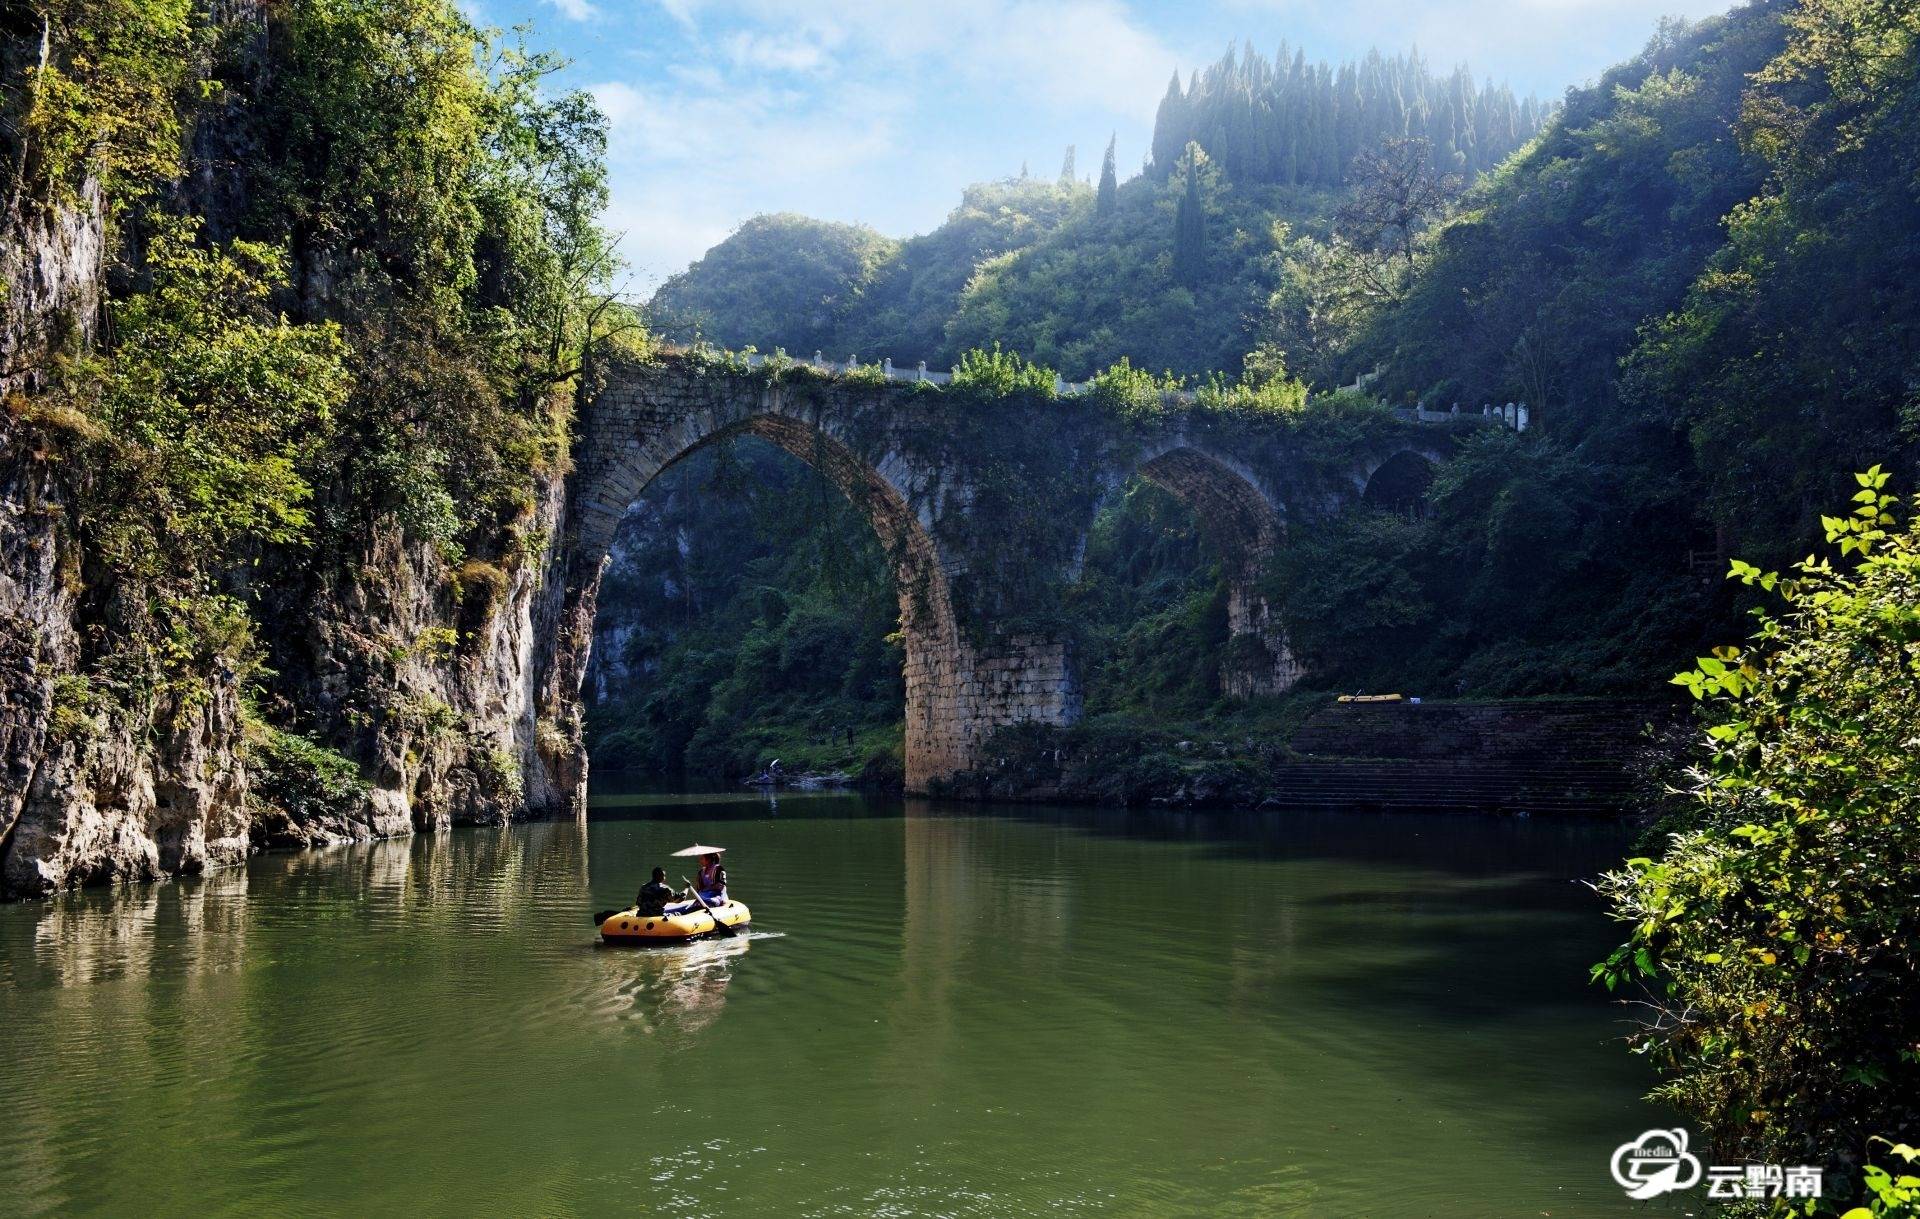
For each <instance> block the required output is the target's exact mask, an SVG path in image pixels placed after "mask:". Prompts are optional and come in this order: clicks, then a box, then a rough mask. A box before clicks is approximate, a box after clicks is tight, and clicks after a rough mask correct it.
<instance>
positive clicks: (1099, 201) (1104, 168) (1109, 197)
mask: <svg viewBox="0 0 1920 1219" xmlns="http://www.w3.org/2000/svg"><path fill="white" fill-rule="evenodd" d="M1119 139H1120V136H1119V133H1118V132H1116V133H1115V134H1114V135H1113V136H1111V137H1110V138H1109V139H1108V140H1107V155H1106V156H1104V157H1102V158H1101V160H1100V190H1099V193H1098V194H1096V195H1095V196H1094V200H1093V214H1094V215H1096V216H1111V215H1113V209H1114V208H1115V207H1118V206H1119V203H1120V178H1119V174H1118V173H1117V172H1116V171H1115V169H1114V165H1113V148H1114V144H1115V143H1116V142H1117V141H1118V140H1119Z"/></svg>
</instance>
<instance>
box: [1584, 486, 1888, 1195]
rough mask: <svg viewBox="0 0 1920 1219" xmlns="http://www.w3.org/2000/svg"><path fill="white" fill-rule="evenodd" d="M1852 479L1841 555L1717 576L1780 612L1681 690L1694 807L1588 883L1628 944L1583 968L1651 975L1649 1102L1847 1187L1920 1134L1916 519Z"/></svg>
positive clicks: (1706, 663) (1833, 533)
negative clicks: (1889, 1150) (1689, 707)
mask: <svg viewBox="0 0 1920 1219" xmlns="http://www.w3.org/2000/svg"><path fill="white" fill-rule="evenodd" d="M1858 481H1859V484H1860V490H1859V494H1858V495H1857V496H1856V507H1855V509H1854V511H1853V513H1852V514H1851V515H1850V516H1845V517H1837V518H1829V519H1828V522H1827V530H1826V532H1827V537H1828V540H1829V542H1834V543H1838V545H1839V549H1840V552H1841V554H1842V555H1843V556H1851V561H1846V560H1844V559H1843V562H1842V563H1841V564H1838V565H1836V564H1835V563H1834V562H1833V561H1832V560H1830V559H1826V558H1819V557H1809V558H1807V559H1805V560H1803V561H1802V562H1800V563H1799V564H1797V565H1795V567H1794V568H1793V569H1792V571H1791V572H1790V573H1789V574H1786V575H1780V574H1776V573H1773V572H1770V571H1763V570H1762V569H1761V568H1759V567H1757V566H1754V565H1752V564H1746V563H1736V564H1735V565H1734V567H1733V570H1732V572H1731V573H1730V576H1731V578H1734V579H1737V580H1738V581H1739V582H1740V583H1741V584H1743V585H1745V586H1747V587H1750V588H1757V589H1763V590H1767V591H1768V593H1769V594H1770V597H1771V599H1772V601H1773V604H1774V605H1776V606H1777V607H1778V608H1777V609H1768V608H1762V609H1760V610H1756V611H1755V612H1756V616H1757V621H1758V627H1757V629H1756V630H1755V632H1754V635H1753V642H1752V644H1751V646H1749V647H1747V648H1720V649H1715V650H1714V652H1713V654H1711V655H1708V656H1703V657H1701V658H1700V660H1699V661H1698V663H1697V665H1696V667H1695V668H1694V669H1692V670H1689V671H1688V672H1685V673H1682V674H1680V675H1679V676H1677V677H1676V678H1675V679H1674V680H1675V682H1676V683H1678V684H1680V685H1683V686H1685V687H1686V688H1687V689H1689V690H1690V691H1691V692H1692V693H1693V695H1694V697H1695V698H1696V699H1699V700H1701V702H1702V704H1703V706H1704V708H1705V710H1706V714H1707V720H1708V726H1707V729H1706V733H1705V736H1704V738H1703V740H1702V743H1701V747H1700V761H1699V764H1698V765H1697V767H1696V768H1695V769H1693V770H1691V771H1689V772H1688V779H1687V783H1686V789H1687V791H1688V794H1689V795H1690V796H1691V797H1692V809H1691V812H1690V813H1689V814H1688V815H1687V816H1686V817H1685V818H1684V821H1683V824H1682V825H1681V826H1680V827H1679V830H1678V832H1677V833H1675V834H1674V836H1673V837H1672V839H1671V841H1670V842H1669V844H1668V846H1667V848H1666V850H1665V851H1664V853H1662V854H1661V855H1660V856H1659V857H1658V858H1643V859H1635V860H1629V861H1628V862H1627V866H1626V867H1624V868H1623V869H1621V870H1620V871H1617V872H1614V873H1611V874H1609V875H1608V876H1606V877H1605V878H1604V880H1603V882H1602V884H1601V890H1602V892H1603V893H1604V894H1605V895H1606V897H1607V898H1608V900H1609V901H1610V902H1611V903H1612V906H1613V912H1614V914H1615V917H1617V918H1618V919H1619V920H1620V921H1622V922H1623V923H1625V924H1626V925H1627V927H1628V939H1627V942H1626V943H1625V944H1623V945H1622V946H1621V947H1620V949H1619V950H1618V951H1616V952H1615V953H1614V954H1613V956H1612V957H1611V958H1609V960H1608V961H1607V962H1605V963H1604V964H1602V965H1599V966H1596V967H1595V975H1596V976H1597V977H1600V978H1603V979H1605V980H1606V981H1607V983H1608V985H1609V986H1617V985H1619V984H1621V983H1623V982H1644V983H1645V984H1646V986H1647V989H1648V993H1649V997H1650V998H1651V1000H1652V1004H1653V1011H1654V1016H1655V1018H1654V1019H1653V1020H1652V1021H1651V1022H1650V1023H1649V1024H1648V1025H1647V1026H1646V1027H1645V1029H1644V1031H1643V1032H1642V1033H1640V1034H1639V1036H1638V1038H1637V1040H1638V1043H1639V1045H1640V1048H1641V1049H1642V1050H1643V1051H1644V1052H1646V1053H1648V1054H1649V1055H1651V1056H1652V1057H1653V1059H1654V1060H1655V1061H1656V1062H1657V1063H1658V1064H1659V1065H1660V1067H1661V1068H1662V1070H1663V1071H1664V1073H1665V1074H1666V1077H1667V1078H1666V1082H1665V1083H1664V1084H1663V1085H1662V1086H1661V1088H1660V1089H1659V1091H1658V1093H1657V1095H1658V1097H1659V1098H1660V1099H1662V1100H1665V1101H1667V1102H1669V1103H1671V1104H1673V1105H1675V1106H1677V1107H1678V1108H1680V1109H1681V1110H1682V1111H1684V1112H1685V1113H1687V1114H1688V1115H1689V1116H1690V1117H1692V1118H1693V1119H1694V1120H1696V1121H1698V1122H1700V1123H1701V1124H1702V1125H1703V1126H1704V1127H1705V1128H1706V1129H1707V1131H1708V1132H1709V1134H1710V1136H1711V1137H1712V1139H1713V1142H1714V1144H1715V1146H1716V1148H1718V1149H1719V1150H1720V1151H1722V1152H1723V1153H1726V1154H1727V1155H1729V1156H1732V1157H1737V1158H1741V1159H1748V1160H1757V1161H1772V1162H1782V1161H1785V1162H1810V1163H1817V1162H1822V1161H1825V1162H1827V1163H1829V1164H1830V1165H1832V1166H1833V1167H1834V1168H1835V1169H1836V1170H1838V1171H1840V1172H1841V1173H1842V1174H1844V1176H1846V1177H1852V1176H1853V1175H1854V1174H1855V1173H1856V1172H1857V1171H1858V1168H1857V1166H1858V1164H1859V1161H1860V1158H1861V1157H1862V1155H1863V1154H1864V1152H1865V1151H1866V1149H1867V1144H1868V1140H1869V1138H1870V1137H1871V1136H1873V1135H1874V1134H1875V1133H1876V1132H1878V1131H1882V1130H1901V1131H1904V1130H1911V1129H1914V1128H1915V1127H1916V1125H1920V1106H1917V1105H1916V1098H1920V1037H1917V1036H1916V1033H1915V1030H1916V1028H1920V1006H1916V1004H1917V1003H1920V956H1916V954H1915V951H1914V944H1915V931H1916V927H1915V918H1916V911H1920V865H1916V860H1920V807H1916V804H1915V800H1916V793H1920V764H1917V763H1916V754H1915V752H1914V749H1913V741H1914V740H1915V738H1916V736H1920V666H1916V664H1915V659H1914V658H1915V656H1916V654H1920V525H1917V524H1915V523H1912V522H1910V523H1908V524H1907V525H1905V526H1900V525H1898V524H1897V522H1896V521H1895V520H1894V517H1893V514H1892V510H1893V508H1894V507H1895V501H1894V499H1893V497H1891V496H1890V495H1888V494H1887V493H1886V492H1885V490H1884V487H1885V484H1886V482H1887V476H1886V475H1885V474H1884V473H1882V472H1880V471H1879V470H1878V469H1877V468H1875V469H1874V470H1870V471H1868V472H1867V473H1866V474H1862V475H1860V476H1859V480H1858ZM1917 519H1920V518H1917ZM1855 1183H1856V1184H1857V1182H1855ZM1881 1184H1882V1185H1885V1184H1886V1182H1881ZM1876 1188H1877V1187H1876ZM1832 1192H1833V1191H1830V1196H1831V1194H1832Z"/></svg>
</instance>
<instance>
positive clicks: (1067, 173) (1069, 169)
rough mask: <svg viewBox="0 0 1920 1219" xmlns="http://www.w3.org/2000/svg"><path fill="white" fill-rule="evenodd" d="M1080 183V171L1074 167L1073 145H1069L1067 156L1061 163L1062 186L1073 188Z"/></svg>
mask: <svg viewBox="0 0 1920 1219" xmlns="http://www.w3.org/2000/svg"><path fill="white" fill-rule="evenodd" d="M1077 181H1079V176H1078V171H1076V170H1075V168H1074V165H1073V145H1071V144H1069V145H1067V155H1066V156H1065V157H1063V158H1061V161H1060V185H1062V186H1072V185H1073V184H1074V183H1075V182H1077Z"/></svg>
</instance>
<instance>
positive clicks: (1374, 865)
mask: <svg viewBox="0 0 1920 1219" xmlns="http://www.w3.org/2000/svg"><path fill="white" fill-rule="evenodd" d="M596 814H597V816H598V815H599V814H604V819H596V820H595V821H593V822H592V823H590V824H589V825H587V826H585V827H581V826H572V825H542V826H529V827H517V828H512V829H470V830H461V831H457V832H454V833H451V834H445V835H439V836H436V837H432V838H422V839H419V840H415V841H412V842H393V843H379V844H373V845H369V846H360V847H352V848H346V849H342V850H336V851H327V852H313V853H308V854H302V855H289V856H274V857H267V858H262V859H259V860H256V861H254V862H253V864H252V865H251V866H249V867H248V868H246V869H244V870H239V871H234V872H230V873H223V874H220V875H217V876H214V877H209V878H207V879H205V880H198V881H185V882H182V883H179V884H174V885H163V886H154V887H144V888H134V889H123V890H120V891H117V892H114V893H98V894H94V893H89V894H82V895H68V896H65V897H62V898H59V899H56V900H54V901H51V902H47V903H43V904H37V905H18V906H10V907H4V908H0V1028H5V1029H7V1030H8V1033H9V1045H8V1053H7V1054H6V1055H5V1056H4V1057H0V1090H3V1091H4V1094H5V1095H6V1096H7V1097H8V1104H9V1112H8V1121H7V1122H6V1123H5V1124H0V1197H5V1198H6V1199H7V1200H8V1206H7V1209H8V1210H9V1211H10V1212H17V1213H22V1214H53V1213H63V1214H64V1213H75V1212H88V1211H96V1212H101V1213H113V1212H124V1211H127V1210H129V1209H139V1210H141V1211H142V1212H144V1213H150V1214H183V1215H184V1214H206V1213H236V1214H238V1213H259V1212H267V1213H273V1212H285V1213H364V1212H366V1211H369V1210H378V1211H383V1212H384V1211H395V1210H401V1209H407V1210H417V1211H421V1212H424V1213H430V1214H439V1213H460V1214H463V1215H471V1214H526V1213H542V1214H596V1213H602V1212H605V1211H609V1210H631V1209H634V1208H635V1207H636V1206H639V1205H645V1206H648V1207H651V1208H652V1209H655V1210H658V1211H661V1212H664V1213H672V1214H679V1215H752V1214H765V1213H779V1214H795V1215H821V1216H829V1215H955V1216H973V1215H1007V1214H1042V1213H1045V1214H1078V1213H1088V1214H1092V1213H1101V1214H1108V1213H1120V1214H1142V1215H1146V1214H1153V1215H1158V1214H1186V1213H1208V1214H1216V1215H1285V1214H1299V1215H1320V1214H1346V1213H1353V1214H1358V1213H1375V1214H1421V1215H1441V1216H1447V1215H1458V1216H1475V1217H1478V1216H1483V1215H1489V1214H1526V1215H1534V1214H1538V1213H1540V1212H1542V1211H1549V1212H1551V1213H1552V1214H1554V1215H1555V1216H1562V1217H1564V1216H1575V1215H1602V1214H1612V1213H1617V1212H1618V1210H1619V1206H1618V1195H1617V1191H1615V1190H1614V1188H1613V1186H1612V1185H1611V1183H1610V1182H1609V1181H1608V1180H1607V1178H1606V1175H1605V1167H1604V1166H1605V1157H1606V1155H1607V1153H1608V1152H1609V1151H1610V1150H1611V1148H1612V1146H1613V1145H1614V1144H1615V1143H1618V1142H1620V1141H1622V1140H1623V1139H1625V1138H1627V1137H1630V1136H1631V1135H1633V1134H1635V1133H1637V1132H1638V1131H1639V1130H1641V1129H1644V1128H1646V1127H1648V1126H1650V1125H1654V1124H1657V1123H1658V1120H1659V1118H1660V1117H1661V1115H1660V1114H1658V1113H1657V1112H1654V1111H1651V1110H1649V1109H1647V1108H1646V1107H1645V1106H1643V1105H1641V1104H1640V1102H1638V1101H1637V1100H1636V1099H1635V1094H1636V1093H1637V1092H1638V1091H1640V1090H1641V1089H1642V1088H1643V1086H1644V1084H1645V1080H1644V1079H1643V1078H1642V1077H1641V1076H1640V1075H1639V1074H1638V1071H1637V1069H1636V1067H1637V1064H1635V1063H1634V1062H1633V1061H1632V1060H1631V1059H1629V1058H1628V1057H1627V1056H1626V1055H1624V1054H1623V1053H1621V1052H1620V1050H1619V1049H1618V1047H1617V1045H1614V1044H1612V1043H1611V1040H1610V1039H1611V1038H1613V1037H1615V1036H1616V1035H1617V1028H1616V1026H1615V1024H1614V1014H1613V1012H1612V1011H1611V1010H1610V1009H1609V1008H1608V1007H1607V1006H1606V1005H1605V1004H1604V1002H1602V1001H1601V1000H1600V999H1598V998H1597V997H1596V996H1594V995H1592V994H1590V993H1588V991H1587V989H1586V988H1585V986H1584V971H1585V967H1586V964H1587V963H1588V962H1590V961H1591V960H1594V959H1596V958H1597V956H1598V955H1599V954H1600V953H1601V952H1603V951H1604V949H1605V947H1606V941H1607V938H1608V928H1607V926H1606V925H1605V923H1604V921H1603V920H1602V919H1601V918H1600V917H1599V913H1598V911H1597V909H1596V908H1595V906H1594V905H1593V902H1592V898H1591V895H1590V894H1588V893H1586V892H1585V891H1584V890H1581V889H1579V888H1578V887H1577V886H1575V885H1574V884H1573V883H1571V882H1572V881H1573V879H1575V878H1577V877H1581V876H1585V875H1589V874H1591V873H1592V872H1594V871H1597V870H1598V869H1599V868H1601V867H1603V866H1605V865H1606V864H1607V863H1608V862H1609V861H1610V859H1611V858H1613V857H1614V856H1615V855H1617V853H1618V848H1619V847H1620V845H1621V835H1619V834H1618V833H1615V832H1614V831H1612V830H1609V829H1607V828H1605V827H1595V826H1580V827H1568V826H1554V825H1551V824H1540V823H1535V824H1532V825H1529V826H1523V827H1522V826H1516V824H1515V823H1511V822H1489V821H1481V820H1479V819H1474V818H1443V817H1418V816H1413V817H1401V818H1397V819H1396V818H1378V817H1372V818H1340V817H1331V816H1329V817H1312V816H1294V817H1289V818H1285V819H1276V818H1244V817H1242V818H1224V819H1223V818H1218V817H1206V816H1196V815H1192V814H1180V815H1170V816H1167V817H1160V818H1155V817H1142V816H1140V815H1137V814H1118V815H1104V814H1091V813H1089V814H1082V813H1074V812H1062V811H1049V810H1040V809H1022V810H1008V811H1006V812H1005V813H1004V814H1000V813H990V812H983V811H981V810H962V811H960V812H951V811H947V812H943V811H939V810H935V809H932V808H928V807H926V806H922V805H914V806H911V807H903V806H902V805H901V804H900V803H899V802H898V801H876V800H869V799H866V798H861V797H833V796H826V797H817V798H810V799H794V798H782V799H780V800H779V801H777V803H776V802H768V801H767V800H765V799H763V798H760V797H757V796H755V797H748V798H744V799H743V798H742V797H740V796H739V795H738V794H736V793H714V794H709V795H705V796H700V797H685V796H675V795H671V794H668V795H659V794H627V795H615V796H612V797H603V798H601V799H600V801H599V803H598V805H597V807H596ZM695 840H700V841H717V842H720V843H722V844H724V845H726V846H728V847H729V848H731V854H730V855H729V856H728V860H729V872H730V875H731V878H732V883H733V887H734V894H735V896H736V897H738V898H740V899H741V900H743V901H746V902H747V903H748V904H750V905H751V906H752V908H753V912H754V922H753V928H752V930H751V932H750V933H749V934H747V935H744V936H741V937H739V938H736V939H731V940H708V941H704V942H700V943H696V944H691V945H683V946H672V947H665V948H653V949H641V950H633V949H625V950H616V949H608V948H602V947H599V946H597V945H596V944H595V942H594V941H595V937H594V932H593V928H592V926H591V925H590V922H589V919H588V914H589V912H590V911H592V910H594V909H604V908H606V907H608V906H613V905H619V904H624V903H625V902H627V901H629V900H630V899H631V897H632V894H633V891H634V889H635V888H636V887H637V886H638V884H639V882H640V881H641V880H643V879H644V878H645V876H646V874H647V871H648V869H650V868H651V867H653V866H654V865H655V864H656V863H658V864H665V865H667V866H669V867H672V866H674V865H676V864H678V863H681V862H683V861H678V860H672V859H671V858H670V854H669V853H670V852H671V851H673V850H674V849H676V848H678V847H680V846H684V845H686V843H688V842H691V841H695Z"/></svg>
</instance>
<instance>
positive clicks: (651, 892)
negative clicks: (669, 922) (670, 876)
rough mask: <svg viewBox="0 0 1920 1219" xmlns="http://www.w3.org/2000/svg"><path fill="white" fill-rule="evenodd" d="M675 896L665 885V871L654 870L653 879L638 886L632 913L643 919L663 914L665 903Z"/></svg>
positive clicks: (671, 889) (663, 869) (662, 869)
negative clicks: (638, 889)
mask: <svg viewBox="0 0 1920 1219" xmlns="http://www.w3.org/2000/svg"><path fill="white" fill-rule="evenodd" d="M675 896H676V895H675V893H674V891H673V888H672V886H670V885H668V884H667V870H666V869H665V868H655V869H654V870H653V879H652V880H649V881H648V882H647V883H646V884H644V885H642V886H640V896H639V897H637V898H635V899H634V903H633V910H634V913H635V914H638V915H640V916H641V917H643V918H647V917H651V916H653V915H657V914H665V913H666V910H667V903H668V902H670V901H672V900H673V899H674V897H675Z"/></svg>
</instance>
